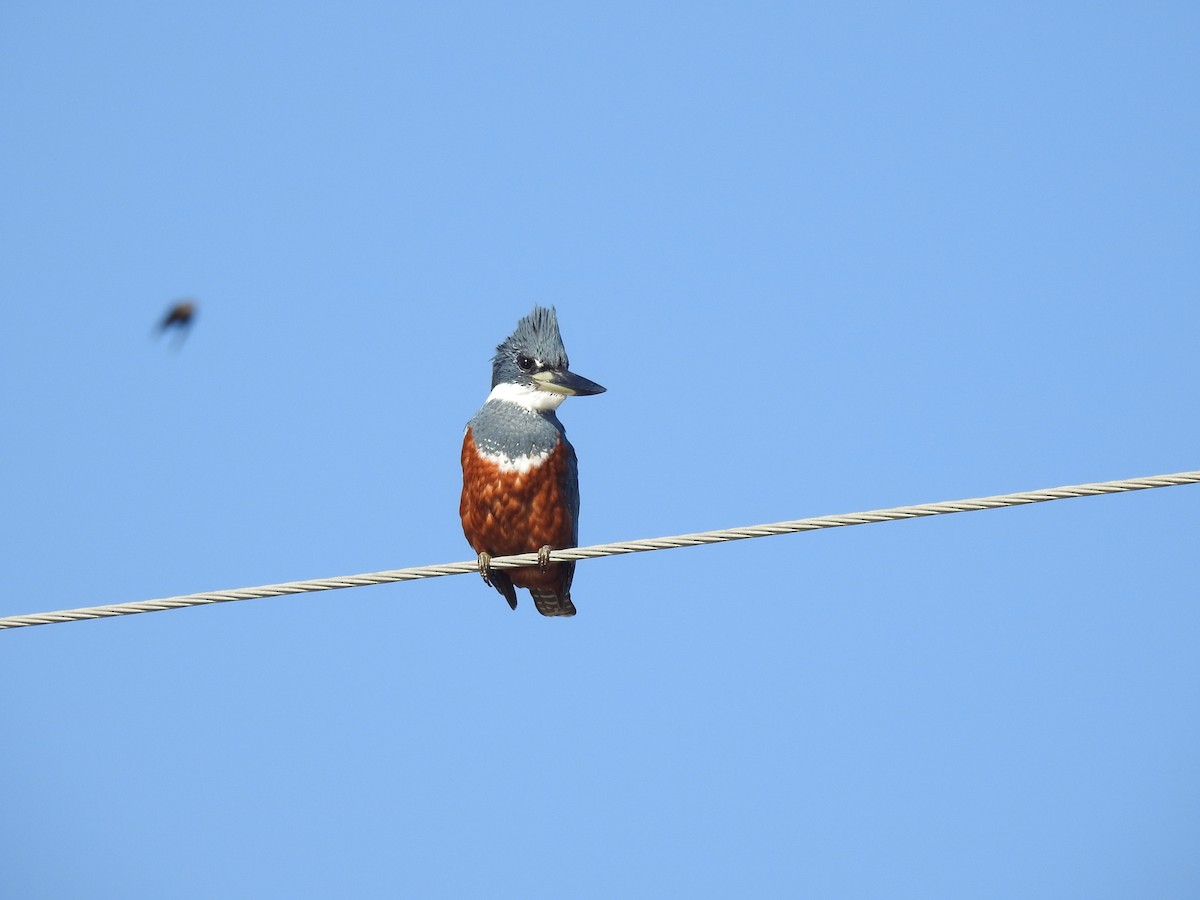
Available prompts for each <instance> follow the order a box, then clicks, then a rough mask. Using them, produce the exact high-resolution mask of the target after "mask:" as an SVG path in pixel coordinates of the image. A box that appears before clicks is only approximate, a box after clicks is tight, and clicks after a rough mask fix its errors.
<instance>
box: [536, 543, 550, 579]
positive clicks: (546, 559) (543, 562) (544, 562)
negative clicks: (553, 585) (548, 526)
mask: <svg viewBox="0 0 1200 900" xmlns="http://www.w3.org/2000/svg"><path fill="white" fill-rule="evenodd" d="M538 568H539V569H541V570H542V571H543V572H545V571H546V570H547V569H548V568H550V545H549V544H546V545H545V546H544V547H542V549H541V550H539V551H538Z"/></svg>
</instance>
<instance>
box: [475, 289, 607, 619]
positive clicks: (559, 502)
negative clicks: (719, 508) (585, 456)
mask: <svg viewBox="0 0 1200 900" xmlns="http://www.w3.org/2000/svg"><path fill="white" fill-rule="evenodd" d="M604 391H605V388H603V387H602V386H600V385H599V384H597V383H596V382H594V381H590V380H588V379H587V378H584V377H583V376H581V375H576V374H575V373H574V372H572V371H570V368H569V363H568V361H567V351H566V348H565V347H564V346H563V342H562V336H561V335H560V334H559V330H558V314H557V312H556V311H555V309H554V307H549V308H546V307H543V306H534V308H533V311H532V312H531V313H530V314H529V315H527V316H525V317H524V318H523V319H521V320H520V321H519V322H517V327H516V330H514V331H513V333H512V334H510V335H509V336H508V337H507V338H505V340H504V341H503V342H502V343H501V344H499V345H498V346H497V347H496V355H495V356H494V357H493V358H492V390H491V393H489V394H488V396H487V400H486V401H484V404H483V407H482V408H481V409H480V410H479V411H478V412H477V413H475V415H474V417H473V418H472V419H471V420H470V421H469V422H468V423H467V428H466V433H465V434H464V435H463V445H462V470H463V487H462V499H461V500H460V502H459V510H458V511H459V516H460V518H461V519H462V527H463V534H465V535H466V538H467V542H468V543H469V544H470V545H471V547H472V549H474V550H475V552H476V553H477V554H479V556H478V564H479V574H480V575H482V576H483V580H484V582H485V583H486V584H488V585H490V586H491V587H494V588H495V589H496V590H497V591H498V592H499V593H500V594H501V595H502V596H503V597H504V599H505V600H507V601H508V605H509V606H510V607H511V608H512V609H516V608H517V591H516V588H518V587H521V588H527V589H528V590H529V594H530V596H531V597H533V603H534V605H535V606H536V607H537V611H538V612H540V613H541V614H542V615H543V616H573V615H575V604H574V603H572V602H571V582H572V580H573V578H574V575H575V562H574V561H573V560H572V561H569V562H561V563H553V564H551V563H550V551H551V550H561V549H564V548H566V547H575V546H578V543H579V464H578V461H577V459H576V456H575V448H574V447H572V446H571V444H570V442H569V441H568V440H567V434H566V431H565V430H564V429H563V426H562V423H561V422H560V421H559V420H558V416H556V415H555V410H557V409H558V407H559V406H561V405H562V403H563V401H564V400H566V399H567V397H571V396H583V397H586V396H590V395H594V394H602V393H604ZM534 551H536V552H537V553H538V565H537V566H529V567H523V568H518V569H505V570H501V569H496V570H493V569H492V568H491V560H492V557H494V556H510V555H513V554H517V553H532V552H534Z"/></svg>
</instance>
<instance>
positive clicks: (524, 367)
mask: <svg viewBox="0 0 1200 900" xmlns="http://www.w3.org/2000/svg"><path fill="white" fill-rule="evenodd" d="M517 368H518V369H520V370H521V371H522V372H532V371H533V360H532V359H530V358H529V357H528V356H524V355H521V356H518V357H517Z"/></svg>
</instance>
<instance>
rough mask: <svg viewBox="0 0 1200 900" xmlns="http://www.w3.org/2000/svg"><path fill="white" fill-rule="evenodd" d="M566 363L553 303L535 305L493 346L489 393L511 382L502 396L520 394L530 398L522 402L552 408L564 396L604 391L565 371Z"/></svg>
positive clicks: (591, 382) (586, 380)
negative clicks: (545, 305)
mask: <svg viewBox="0 0 1200 900" xmlns="http://www.w3.org/2000/svg"><path fill="white" fill-rule="evenodd" d="M568 366H569V363H568V361H567V348H566V347H564V346H563V342H562V336H561V335H560V334H559V333H558V316H557V315H556V314H555V312H554V307H550V308H549V309H546V308H545V307H544V306H535V307H534V308H533V312H531V313H530V314H529V315H527V316H526V317H525V318H523V319H522V320H521V321H520V322H518V323H517V329H516V331H514V332H513V333H512V334H510V335H509V336H508V337H507V338H505V340H504V342H503V343H502V344H500V345H499V346H498V347H497V348H496V355H495V356H494V357H493V358H492V390H493V394H494V395H495V394H497V392H496V388H497V387H498V386H501V385H504V386H507V385H512V386H514V389H515V390H507V391H505V390H503V389H502V390H501V392H500V393H502V394H503V393H507V394H512V395H513V396H512V397H508V396H506V397H505V398H504V399H515V398H516V396H518V395H521V396H525V397H526V398H528V399H530V400H532V401H533V402H532V403H525V402H522V405H532V406H534V407H538V408H543V407H544V408H550V409H553V408H554V407H556V406H558V404H559V403H561V402H562V400H563V398H564V397H569V396H571V395H573V394H578V395H581V396H585V395H588V394H599V393H602V392H603V391H604V388H602V387H601V386H600V385H598V384H596V382H594V381H589V380H588V379H586V378H583V377H582V376H580V375H576V374H575V373H573V372H571V371H568ZM539 395H540V400H539V399H538V397H539ZM547 395H548V396H547ZM518 402H520V401H518Z"/></svg>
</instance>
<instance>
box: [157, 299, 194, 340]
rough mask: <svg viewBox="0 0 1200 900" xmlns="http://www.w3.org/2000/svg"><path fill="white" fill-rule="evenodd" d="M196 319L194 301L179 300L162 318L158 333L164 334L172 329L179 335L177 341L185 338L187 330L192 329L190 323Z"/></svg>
mask: <svg viewBox="0 0 1200 900" xmlns="http://www.w3.org/2000/svg"><path fill="white" fill-rule="evenodd" d="M195 319H196V301H194V300H180V301H179V302H178V303H176V304H175V305H174V306H172V307H171V308H170V309H169V310H167V314H166V315H165V316H163V319H162V321H161V322H160V323H159V325H158V330H159V333H160V334H161V333H163V332H166V331H167V330H169V329H171V328H174V329H175V330H176V333H177V334H178V335H179V341H180V342H181V343H182V341H183V339H184V338H185V337H187V334H188V329H190V328H191V327H192V322H194V321H195Z"/></svg>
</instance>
